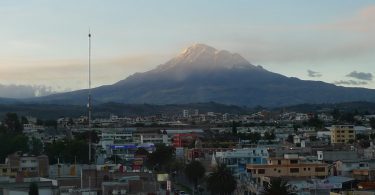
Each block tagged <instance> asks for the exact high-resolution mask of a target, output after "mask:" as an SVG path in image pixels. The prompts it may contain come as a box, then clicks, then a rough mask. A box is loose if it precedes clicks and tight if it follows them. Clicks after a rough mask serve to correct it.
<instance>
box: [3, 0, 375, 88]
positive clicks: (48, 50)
mask: <svg viewBox="0 0 375 195" xmlns="http://www.w3.org/2000/svg"><path fill="white" fill-rule="evenodd" d="M374 21H375V2H374V1H372V0H371V1H370V0H369V1H365V0H357V1H353V0H330V1H326V0H315V1H310V0H298V1H297V0H283V1H279V0H274V1H272V0H266V1H255V0H254V1H251V0H206V1H202V0H189V1H182V0H173V1H171V0H158V1H146V0H134V1H130V0H108V1H103V0H86V1H85V0H80V1H77V0H65V1H58V0H40V1H38V0H17V1H14V0H2V1H0V24H1V30H0V42H1V44H0V89H1V86H9V85H12V86H14V85H27V86H34V87H36V88H39V89H40V88H41V87H42V88H43V90H44V91H45V90H46V89H47V91H48V90H52V91H69V90H75V89H82V88H87V86H88V83H87V54H88V49H87V47H88V39H87V34H88V31H89V28H90V29H91V32H92V35H93V36H92V71H93V74H92V78H93V82H92V83H93V85H94V86H100V85H106V84H112V83H114V82H116V81H119V80H121V79H124V78H126V77H127V76H129V75H131V74H134V73H136V72H144V71H147V70H151V69H153V68H155V67H156V66H157V65H159V64H162V63H164V62H166V61H167V60H169V59H170V58H172V57H174V56H175V55H177V54H178V53H180V52H181V51H182V50H183V49H184V48H186V47H189V46H190V45H192V44H195V43H204V44H207V45H210V46H213V47H215V48H217V49H225V50H228V51H231V52H236V53H239V54H241V55H242V56H243V57H245V58H246V59H247V60H248V61H250V62H251V63H252V64H254V65H262V66H263V67H264V68H266V69H268V70H270V71H272V72H277V73H281V74H284V75H286V76H289V77H298V78H300V79H306V80H321V81H325V82H328V83H335V84H338V85H342V86H350V87H366V88H374V89H375V81H373V74H375V71H374V68H373V67H375V64H374V62H375V55H374V54H375V36H374V34H375V22H374Z"/></svg>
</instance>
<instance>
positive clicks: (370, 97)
mask: <svg viewBox="0 0 375 195" xmlns="http://www.w3.org/2000/svg"><path fill="white" fill-rule="evenodd" d="M92 96H93V99H94V101H96V102H121V103H151V104H181V103H196V102H209V101H214V102H219V103H225V104H235V105H247V106H256V105H261V106H282V105H292V104H301V103H337V102H347V101H375V90H370V89H363V88H346V87H339V86H335V85H333V84H329V83H324V82H321V81H304V80H300V79H297V78H289V77H286V76H283V75H280V74H277V73H273V72H270V71H267V70H265V69H263V68H262V67H261V66H254V65H252V64H251V63H250V62H248V61H247V60H245V59H244V58H243V57H241V56H240V55H239V54H236V53H230V52H228V51H225V50H217V49H215V48H213V47H210V46H207V45H204V44H195V45H193V46H191V47H188V48H187V49H185V50H184V51H183V52H182V53H180V54H178V55H177V56H176V57H174V58H172V59H171V60H169V61H168V62H166V63H164V64H162V65H159V66H158V67H156V68H155V69H153V70H150V71H147V72H143V73H135V74H133V75H131V76H129V77H127V78H126V79H124V80H121V81H119V82H117V83H115V84H113V85H107V86H102V87H98V88H95V89H93V90H92ZM37 100H38V101H41V102H52V103H56V102H63V103H64V104H66V103H67V102H70V103H72V102H75V103H80V104H84V103H85V102H86V101H87V91H86V90H80V91H73V92H69V93H61V94H55V95H51V96H46V97H41V98H38V99H37Z"/></svg>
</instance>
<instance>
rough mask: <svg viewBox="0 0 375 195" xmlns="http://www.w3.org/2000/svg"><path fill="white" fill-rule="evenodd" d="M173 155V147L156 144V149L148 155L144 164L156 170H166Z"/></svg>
mask: <svg viewBox="0 0 375 195" xmlns="http://www.w3.org/2000/svg"><path fill="white" fill-rule="evenodd" d="M174 156H175V150H174V148H173V147H171V146H166V145H165V144H158V145H156V150H155V151H154V152H152V153H150V154H149V155H148V157H147V161H146V166H147V167H148V168H150V169H154V170H156V171H166V170H167V167H168V165H169V164H170V163H171V162H172V161H173V159H174Z"/></svg>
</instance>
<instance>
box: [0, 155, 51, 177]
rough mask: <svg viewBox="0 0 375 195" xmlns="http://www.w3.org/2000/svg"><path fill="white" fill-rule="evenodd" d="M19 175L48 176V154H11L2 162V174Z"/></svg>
mask: <svg viewBox="0 0 375 195" xmlns="http://www.w3.org/2000/svg"><path fill="white" fill-rule="evenodd" d="M19 175H20V176H22V177H38V176H39V177H47V176H48V175H49V161H48V157H47V156H46V155H41V156H28V155H23V156H20V155H19V154H12V155H9V156H8V157H7V158H6V160H5V164H0V176H9V177H16V176H19Z"/></svg>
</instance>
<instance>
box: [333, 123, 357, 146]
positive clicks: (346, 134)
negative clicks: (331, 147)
mask: <svg viewBox="0 0 375 195" xmlns="http://www.w3.org/2000/svg"><path fill="white" fill-rule="evenodd" d="M330 130H331V143H332V144H342V143H351V142H353V141H355V130H354V126H353V125H333V126H332V127H331V128H330Z"/></svg>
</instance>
